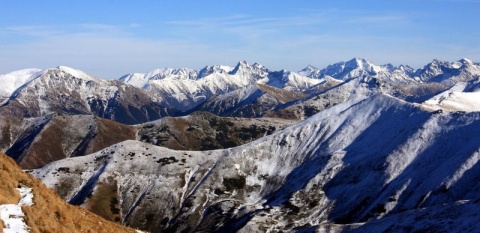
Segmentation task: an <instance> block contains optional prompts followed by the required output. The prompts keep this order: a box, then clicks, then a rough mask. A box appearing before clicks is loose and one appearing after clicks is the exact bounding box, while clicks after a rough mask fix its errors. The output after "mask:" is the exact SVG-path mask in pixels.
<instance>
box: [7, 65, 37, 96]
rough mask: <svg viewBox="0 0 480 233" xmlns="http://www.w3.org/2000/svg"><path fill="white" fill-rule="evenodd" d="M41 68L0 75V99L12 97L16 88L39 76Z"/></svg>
mask: <svg viewBox="0 0 480 233" xmlns="http://www.w3.org/2000/svg"><path fill="white" fill-rule="evenodd" d="M39 73H41V70H40V69H24V70H18V71H14V72H11V73H8V74H4V75H0V83H1V85H0V101H2V99H4V98H8V97H10V95H12V94H13V92H14V91H15V90H17V89H18V88H19V87H21V86H23V85H25V84H26V83H28V82H30V81H32V80H33V79H35V78H37V77H38V76H39Z"/></svg>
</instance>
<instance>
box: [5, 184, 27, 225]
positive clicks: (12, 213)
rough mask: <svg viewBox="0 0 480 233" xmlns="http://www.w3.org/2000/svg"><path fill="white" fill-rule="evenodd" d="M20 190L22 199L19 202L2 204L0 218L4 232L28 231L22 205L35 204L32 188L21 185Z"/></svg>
mask: <svg viewBox="0 0 480 233" xmlns="http://www.w3.org/2000/svg"><path fill="white" fill-rule="evenodd" d="M17 190H18V191H19V192H20V201H19V202H18V204H4V205H0V219H2V221H3V224H4V225H5V226H4V228H3V232H4V233H13V232H15V233H23V232H28V229H29V227H28V226H27V224H25V220H24V219H23V217H25V213H23V211H22V206H31V205H33V193H32V189H31V188H29V187H26V186H23V185H21V187H20V188H17Z"/></svg>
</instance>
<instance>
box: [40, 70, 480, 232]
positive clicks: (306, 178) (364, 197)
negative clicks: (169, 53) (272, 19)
mask: <svg viewBox="0 0 480 233" xmlns="http://www.w3.org/2000/svg"><path fill="white" fill-rule="evenodd" d="M355 81H357V82H355ZM358 81H359V80H351V81H349V82H345V83H344V84H343V85H342V84H341V87H343V86H345V85H352V86H353V87H356V88H354V90H355V91H359V92H360V93H358V95H357V97H354V96H355V95H350V97H348V98H347V99H346V100H344V101H343V102H342V103H339V104H336V105H335V106H333V107H330V108H326V109H325V110H323V111H320V112H319V113H317V114H315V115H313V116H311V117H309V118H308V119H306V120H304V121H301V122H298V123H297V124H295V125H292V126H290V127H288V128H285V129H283V130H281V131H277V132H275V133H273V134H271V135H269V136H266V137H262V138H260V139H258V140H255V141H253V142H251V143H248V144H245V145H243V146H238V147H234V148H230V149H225V150H211V151H173V150H169V149H166V148H162V147H156V146H153V145H151V144H146V143H141V142H138V141H124V142H121V143H119V144H115V145H112V146H110V147H108V148H106V149H104V150H101V151H99V152H96V153H94V154H92V155H88V156H83V157H76V158H69V159H64V160H60V161H57V162H53V163H51V164H48V165H46V166H44V167H42V168H41V169H37V170H34V171H32V174H34V175H35V176H36V177H38V178H40V179H42V180H43V181H44V182H45V183H46V184H47V185H48V186H49V187H52V188H54V189H55V190H56V191H57V192H58V193H59V194H60V195H61V196H62V197H63V198H64V199H66V200H69V202H70V203H74V204H77V205H81V206H83V207H85V208H87V209H89V210H91V211H93V212H96V213H100V211H102V214H103V215H105V216H106V218H111V216H112V215H114V212H113V211H112V210H110V209H109V204H110V203H112V200H120V201H119V207H118V208H119V211H118V214H119V215H120V216H121V217H120V218H121V222H122V223H123V224H126V225H131V226H134V227H138V228H141V229H145V230H149V231H152V232H163V231H173V232H181V231H187V232H225V231H229V232H234V231H239V232H258V231H262V232H265V231H271V232H279V231H283V232H292V231H313V230H321V229H333V230H332V231H334V232H340V231H341V230H342V229H344V230H348V231H350V230H355V229H358V231H362V229H365V231H369V229H370V230H373V231H375V229H384V230H385V231H388V229H391V230H400V229H404V228H402V227H404V226H406V225H408V223H409V222H411V221H415V226H414V227H413V228H408V229H412V230H414V229H420V228H417V226H435V227H436V228H435V229H448V230H449V231H453V232H459V231H462V230H465V229H467V230H468V229H470V231H472V229H475V226H476V225H477V224H478V222H479V220H480V219H479V215H478V214H476V212H477V208H476V207H478V197H479V196H480V193H479V190H480V187H479V184H478V182H476V180H477V178H478V177H479V176H480V169H479V168H480V167H479V163H478V161H479V155H480V154H479V144H478V142H479V141H480V136H479V134H478V131H479V130H480V113H479V112H472V113H456V112H438V111H428V110H426V109H425V108H423V107H421V106H419V105H418V104H412V103H408V102H406V101H404V100H401V99H398V98H395V97H391V96H389V95H386V94H383V93H382V92H381V91H377V92H371V90H375V89H373V88H372V86H371V85H374V86H378V85H377V83H376V82H375V79H370V81H368V79H367V80H363V81H362V82H358ZM345 87H347V86H345ZM377 89H378V88H377ZM346 90H351V89H350V88H347V89H346ZM361 92H366V93H365V94H362V93H361ZM367 94H368V95H367ZM176 128H179V127H176ZM115 203H116V202H115ZM449 210H452V211H464V212H462V213H458V214H448V213H449V212H448V211H449ZM426 211H429V212H428V214H426ZM407 213H409V214H407ZM443 214H447V215H443ZM413 216H415V218H413ZM456 216H465V217H466V218H465V219H463V218H459V217H456ZM432 217H435V218H437V219H434V220H432V219H431V218H432ZM441 219H445V220H446V221H439V220H441ZM370 223H372V224H374V223H378V224H380V225H371V224H370ZM329 224H330V227H329V226H328V225H329ZM382 226H383V228H382ZM389 227H390V228H389ZM335 229H337V230H335ZM408 229H407V230H408Z"/></svg>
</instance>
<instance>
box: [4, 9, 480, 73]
mask: <svg viewBox="0 0 480 233" xmlns="http://www.w3.org/2000/svg"><path fill="white" fill-rule="evenodd" d="M0 15H1V17H0V74H4V73H8V72H10V71H14V70H18V69H23V68H33V67H36V68H42V69H43V68H50V67H56V66H59V65H66V66H70V67H73V68H76V69H81V70H84V71H86V72H87V73H90V74H93V75H95V76H97V77H101V78H118V77H120V76H122V75H123V74H126V73H133V72H143V73H144V72H148V71H150V70H152V69H155V68H163V67H172V68H181V67H189V68H193V69H200V68H202V67H204V66H206V65H220V64H222V65H230V66H234V65H235V64H236V63H237V62H238V61H240V60H246V61H248V62H249V63H254V62H258V63H260V64H263V65H265V66H266V67H267V68H269V69H271V70H280V69H287V70H293V71H298V70H300V69H302V68H304V67H305V66H306V65H309V64H310V65H313V66H316V67H318V68H323V67H325V66H327V65H329V64H333V63H335V62H338V61H344V60H349V59H351V58H353V57H362V58H367V59H369V60H371V61H372V62H374V63H375V64H385V63H392V64H393V65H400V64H409V65H411V66H413V67H415V68H420V67H421V66H423V65H425V64H427V63H428V62H430V61H432V60H433V59H434V58H437V59H440V60H448V61H453V60H458V59H461V58H464V57H465V58H470V59H472V60H474V61H476V62H479V61H480V29H479V25H478V24H479V22H480V0H429V1H426V0H404V1H393V0H383V1H380V0H378V1H373V0H370V1H351V0H335V1H312V0H308V1H304V0H296V1H286V0H277V1H251V0H244V1H225V0H224V1H216V0H215V1H214V0H205V1H173V0H172V1H168V0H167V1H143V0H137V1H121V0H116V1H113V0H110V1H100V0H98V1H89V0H84V1H54V0H51V1H33V0H32V1H3V2H2V4H1V7H0Z"/></svg>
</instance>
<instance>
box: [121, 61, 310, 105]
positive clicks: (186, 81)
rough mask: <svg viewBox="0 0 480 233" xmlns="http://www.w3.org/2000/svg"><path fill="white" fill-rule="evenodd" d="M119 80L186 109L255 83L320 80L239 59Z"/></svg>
mask: <svg viewBox="0 0 480 233" xmlns="http://www.w3.org/2000/svg"><path fill="white" fill-rule="evenodd" d="M180 71H182V72H180ZM120 80H122V81H124V82H126V83H129V84H132V85H136V86H137V87H140V88H143V89H144V90H146V92H147V93H149V94H150V95H151V96H155V98H156V100H157V101H158V102H159V103H161V104H163V105H165V106H169V107H172V108H176V109H180V110H182V111H189V110H191V109H193V108H195V107H197V106H199V105H200V104H202V103H204V102H205V101H207V100H209V99H210V98H211V97H213V96H217V95H223V94H226V93H229V92H231V91H235V90H238V89H241V88H244V87H247V86H249V85H254V84H256V83H258V84H266V85H269V86H273V87H276V88H281V89H285V90H289V91H303V90H305V89H307V88H309V87H311V86H313V85H315V84H317V83H319V81H318V80H316V79H312V78H308V77H304V76H301V75H299V74H297V73H294V72H289V71H279V72H271V71H269V70H268V69H267V68H265V67H264V66H262V65H260V64H258V63H255V64H253V65H250V64H248V63H247V62H245V61H242V62H239V63H238V64H237V66H235V67H234V68H232V67H228V66H210V67H205V68H204V69H202V70H200V71H198V72H196V71H193V70H188V69H179V70H175V69H158V70H155V71H152V72H150V73H149V74H146V75H138V74H137V75H127V76H124V77H122V78H120Z"/></svg>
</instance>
